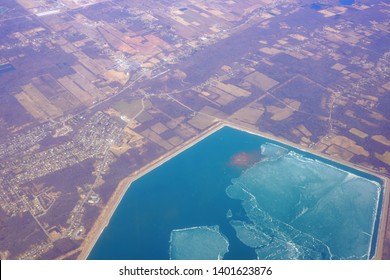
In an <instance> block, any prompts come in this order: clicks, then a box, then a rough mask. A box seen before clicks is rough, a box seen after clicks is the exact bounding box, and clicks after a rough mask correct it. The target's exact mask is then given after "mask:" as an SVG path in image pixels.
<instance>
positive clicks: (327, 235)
mask: <svg viewBox="0 0 390 280" xmlns="http://www.w3.org/2000/svg"><path fill="white" fill-rule="evenodd" d="M262 152H263V154H264V155H266V157H267V158H268V159H272V160H262V161H260V162H258V163H256V164H255V165H253V166H252V167H251V168H249V169H247V170H246V171H245V172H243V174H242V175H241V176H240V177H239V178H236V179H234V180H232V185H230V186H229V187H228V188H227V190H226V192H227V194H228V196H229V197H231V198H234V199H240V200H242V205H243V208H244V209H245V212H246V215H247V218H248V220H249V222H248V221H245V222H244V221H238V220H234V221H231V222H230V223H231V225H232V226H233V227H234V229H235V231H236V234H237V237H238V238H239V239H240V240H241V241H242V242H243V243H244V244H246V245H247V246H249V247H252V248H254V249H255V252H256V254H257V256H258V258H260V259H367V258H368V257H369V253H370V249H371V242H372V236H373V231H374V223H375V219H376V213H377V208H378V200H379V195H380V191H381V187H380V185H379V184H378V183H376V182H373V181H369V180H367V179H364V178H362V177H359V176H357V175H353V174H351V173H348V172H346V171H344V170H340V169H337V168H335V167H333V166H330V165H327V164H325V163H323V162H320V161H316V160H312V159H309V158H305V157H303V156H301V155H299V154H297V153H295V152H288V153H287V150H285V149H284V148H282V147H280V149H278V146H276V145H273V144H272V145H269V144H265V145H263V146H262Z"/></svg>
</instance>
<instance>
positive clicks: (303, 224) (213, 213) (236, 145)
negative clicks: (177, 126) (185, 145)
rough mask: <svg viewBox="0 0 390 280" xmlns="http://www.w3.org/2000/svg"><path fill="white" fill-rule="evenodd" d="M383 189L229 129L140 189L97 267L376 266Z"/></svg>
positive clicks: (118, 215)
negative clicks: (175, 262)
mask: <svg viewBox="0 0 390 280" xmlns="http://www.w3.org/2000/svg"><path fill="white" fill-rule="evenodd" d="M382 193H383V186H382V181H381V180H380V179H379V178H377V177H375V176H373V175H370V174H367V173H364V172H361V171H358V170H356V169H353V168H350V167H347V166H344V165H341V164H339V163H335V162H332V161H329V160H327V159H323V158H320V157H318V156H315V155H312V154H310V153H307V152H303V151H300V150H297V149H295V148H292V147H290V146H286V145H284V144H282V143H278V142H275V141H272V140H270V139H267V138H263V137H260V136H257V135H254V134H250V133H246V132H243V131H239V130H236V129H233V128H230V127H224V128H222V129H220V130H218V131H216V132H215V133H213V134H211V135H210V136H208V137H207V138H206V139H204V140H202V141H201V142H199V143H197V144H196V145H194V146H192V147H190V148H189V149H187V150H185V151H184V152H183V153H181V154H180V155H178V156H176V157H175V158H173V159H171V160H169V161H168V162H166V163H164V164H163V165H161V166H159V167H157V168H156V169H154V170H153V171H151V172H149V173H148V174H146V175H144V176H143V177H142V178H140V179H138V180H136V181H135V182H133V183H132V184H131V186H130V188H129V189H128V191H127V193H126V194H125V196H124V197H123V199H122V201H121V202H120V204H119V206H118V208H117V209H116V211H115V213H114V215H113V217H112V218H111V220H110V223H109V225H108V227H107V228H106V229H105V230H104V231H103V233H102V234H101V236H100V238H99V240H98V241H97V243H96V245H95V246H94V248H93V250H92V251H91V253H90V255H89V257H88V258H89V259H138V260H143V259H369V258H371V257H372V256H373V254H374V253H375V247H376V238H377V228H378V224H379V216H380V209H381V203H382Z"/></svg>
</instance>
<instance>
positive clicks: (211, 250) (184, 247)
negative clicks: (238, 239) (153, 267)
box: [169, 226, 229, 260]
mask: <svg viewBox="0 0 390 280" xmlns="http://www.w3.org/2000/svg"><path fill="white" fill-rule="evenodd" d="M228 248H229V242H228V240H227V238H226V237H224V236H223V235H222V234H221V233H220V232H219V227H218V226H200V227H192V228H185V229H176V230H173V231H172V232H171V240H170V248H169V254H170V258H171V259H172V260H218V259H223V256H224V255H225V254H226V253H227V252H228V251H229V250H228Z"/></svg>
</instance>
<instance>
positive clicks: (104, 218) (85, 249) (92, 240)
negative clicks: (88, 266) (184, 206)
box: [78, 121, 389, 259]
mask: <svg viewBox="0 0 390 280" xmlns="http://www.w3.org/2000/svg"><path fill="white" fill-rule="evenodd" d="M223 127H230V128H233V129H236V130H240V131H243V132H247V133H250V134H253V135H257V136H260V137H263V138H267V139H269V140H272V141H276V142H279V143H281V144H284V145H288V146H290V147H292V148H294V149H297V150H299V151H303V152H305V153H310V154H313V155H315V156H318V157H320V158H324V159H326V160H329V161H332V162H335V163H337V164H342V165H345V166H347V167H349V168H353V169H356V170H358V171H360V172H364V173H367V174H370V175H372V176H375V177H376V178H379V179H380V180H381V181H382V188H383V192H382V195H383V201H382V205H381V212H380V217H379V219H380V220H379V222H380V224H379V227H378V232H377V237H376V243H375V244H376V249H375V255H374V257H373V259H380V257H381V255H382V249H383V242H384V236H385V230H386V219H387V213H388V207H389V180H388V178H386V177H384V176H381V175H379V174H377V173H375V172H372V171H371V170H367V169H365V168H362V167H359V166H356V165H355V164H352V163H350V162H345V161H343V160H339V159H334V158H332V157H330V156H327V155H324V154H322V153H320V152H316V151H312V150H310V149H308V150H306V149H305V148H304V147H301V146H299V145H297V144H294V143H290V142H289V141H286V140H285V139H281V138H278V137H275V136H274V135H270V134H268V133H263V132H259V131H257V130H255V129H250V128H248V127H244V126H240V125H237V124H234V123H231V122H228V121H218V122H217V123H215V124H214V125H212V126H211V127H210V128H208V129H207V130H205V131H204V132H203V133H201V134H200V135H198V136H196V137H194V138H193V139H191V140H189V141H187V142H185V143H183V144H181V145H179V146H178V147H176V148H175V149H174V150H172V151H170V152H169V153H167V154H166V155H163V156H161V157H159V158H158V159H156V160H154V161H153V162H151V163H150V164H147V165H146V166H144V167H143V168H141V169H140V170H138V171H136V172H134V173H133V174H131V175H129V176H128V177H126V178H124V179H123V180H122V181H121V182H120V183H119V184H118V186H117V188H116V190H115V191H114V193H113V195H112V196H111V198H110V200H109V202H108V203H107V204H106V206H105V207H104V208H103V210H102V212H101V214H100V216H99V218H98V219H97V220H96V222H95V224H94V225H93V227H92V229H91V230H90V232H89V233H88V236H87V238H86V239H85V241H84V242H83V244H82V245H81V253H80V254H79V256H78V259H87V258H88V256H89V254H90V252H91V251H92V249H93V247H94V246H95V244H96V242H97V241H98V239H99V237H100V235H101V234H102V232H103V231H104V229H105V228H106V227H107V226H108V224H109V222H110V219H111V217H112V216H113V214H114V213H115V210H116V209H117V207H118V205H119V204H120V202H121V201H122V198H123V196H124V195H125V194H126V191H127V190H128V188H130V187H131V184H132V183H133V182H134V181H136V180H137V179H139V178H141V177H142V176H144V175H146V174H147V173H149V172H150V171H152V170H154V169H155V168H157V167H158V166H160V165H162V164H164V163H165V162H167V161H169V160H170V159H172V158H173V157H175V156H177V155H178V154H180V153H182V152H183V151H185V150H187V149H188V148H190V147H192V146H193V145H195V144H197V143H198V142H200V141H202V140H203V139H205V138H207V137H208V136H209V135H211V134H213V133H215V132H216V131H218V130H220V129H221V128H223ZM378 211H379V209H378Z"/></svg>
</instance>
